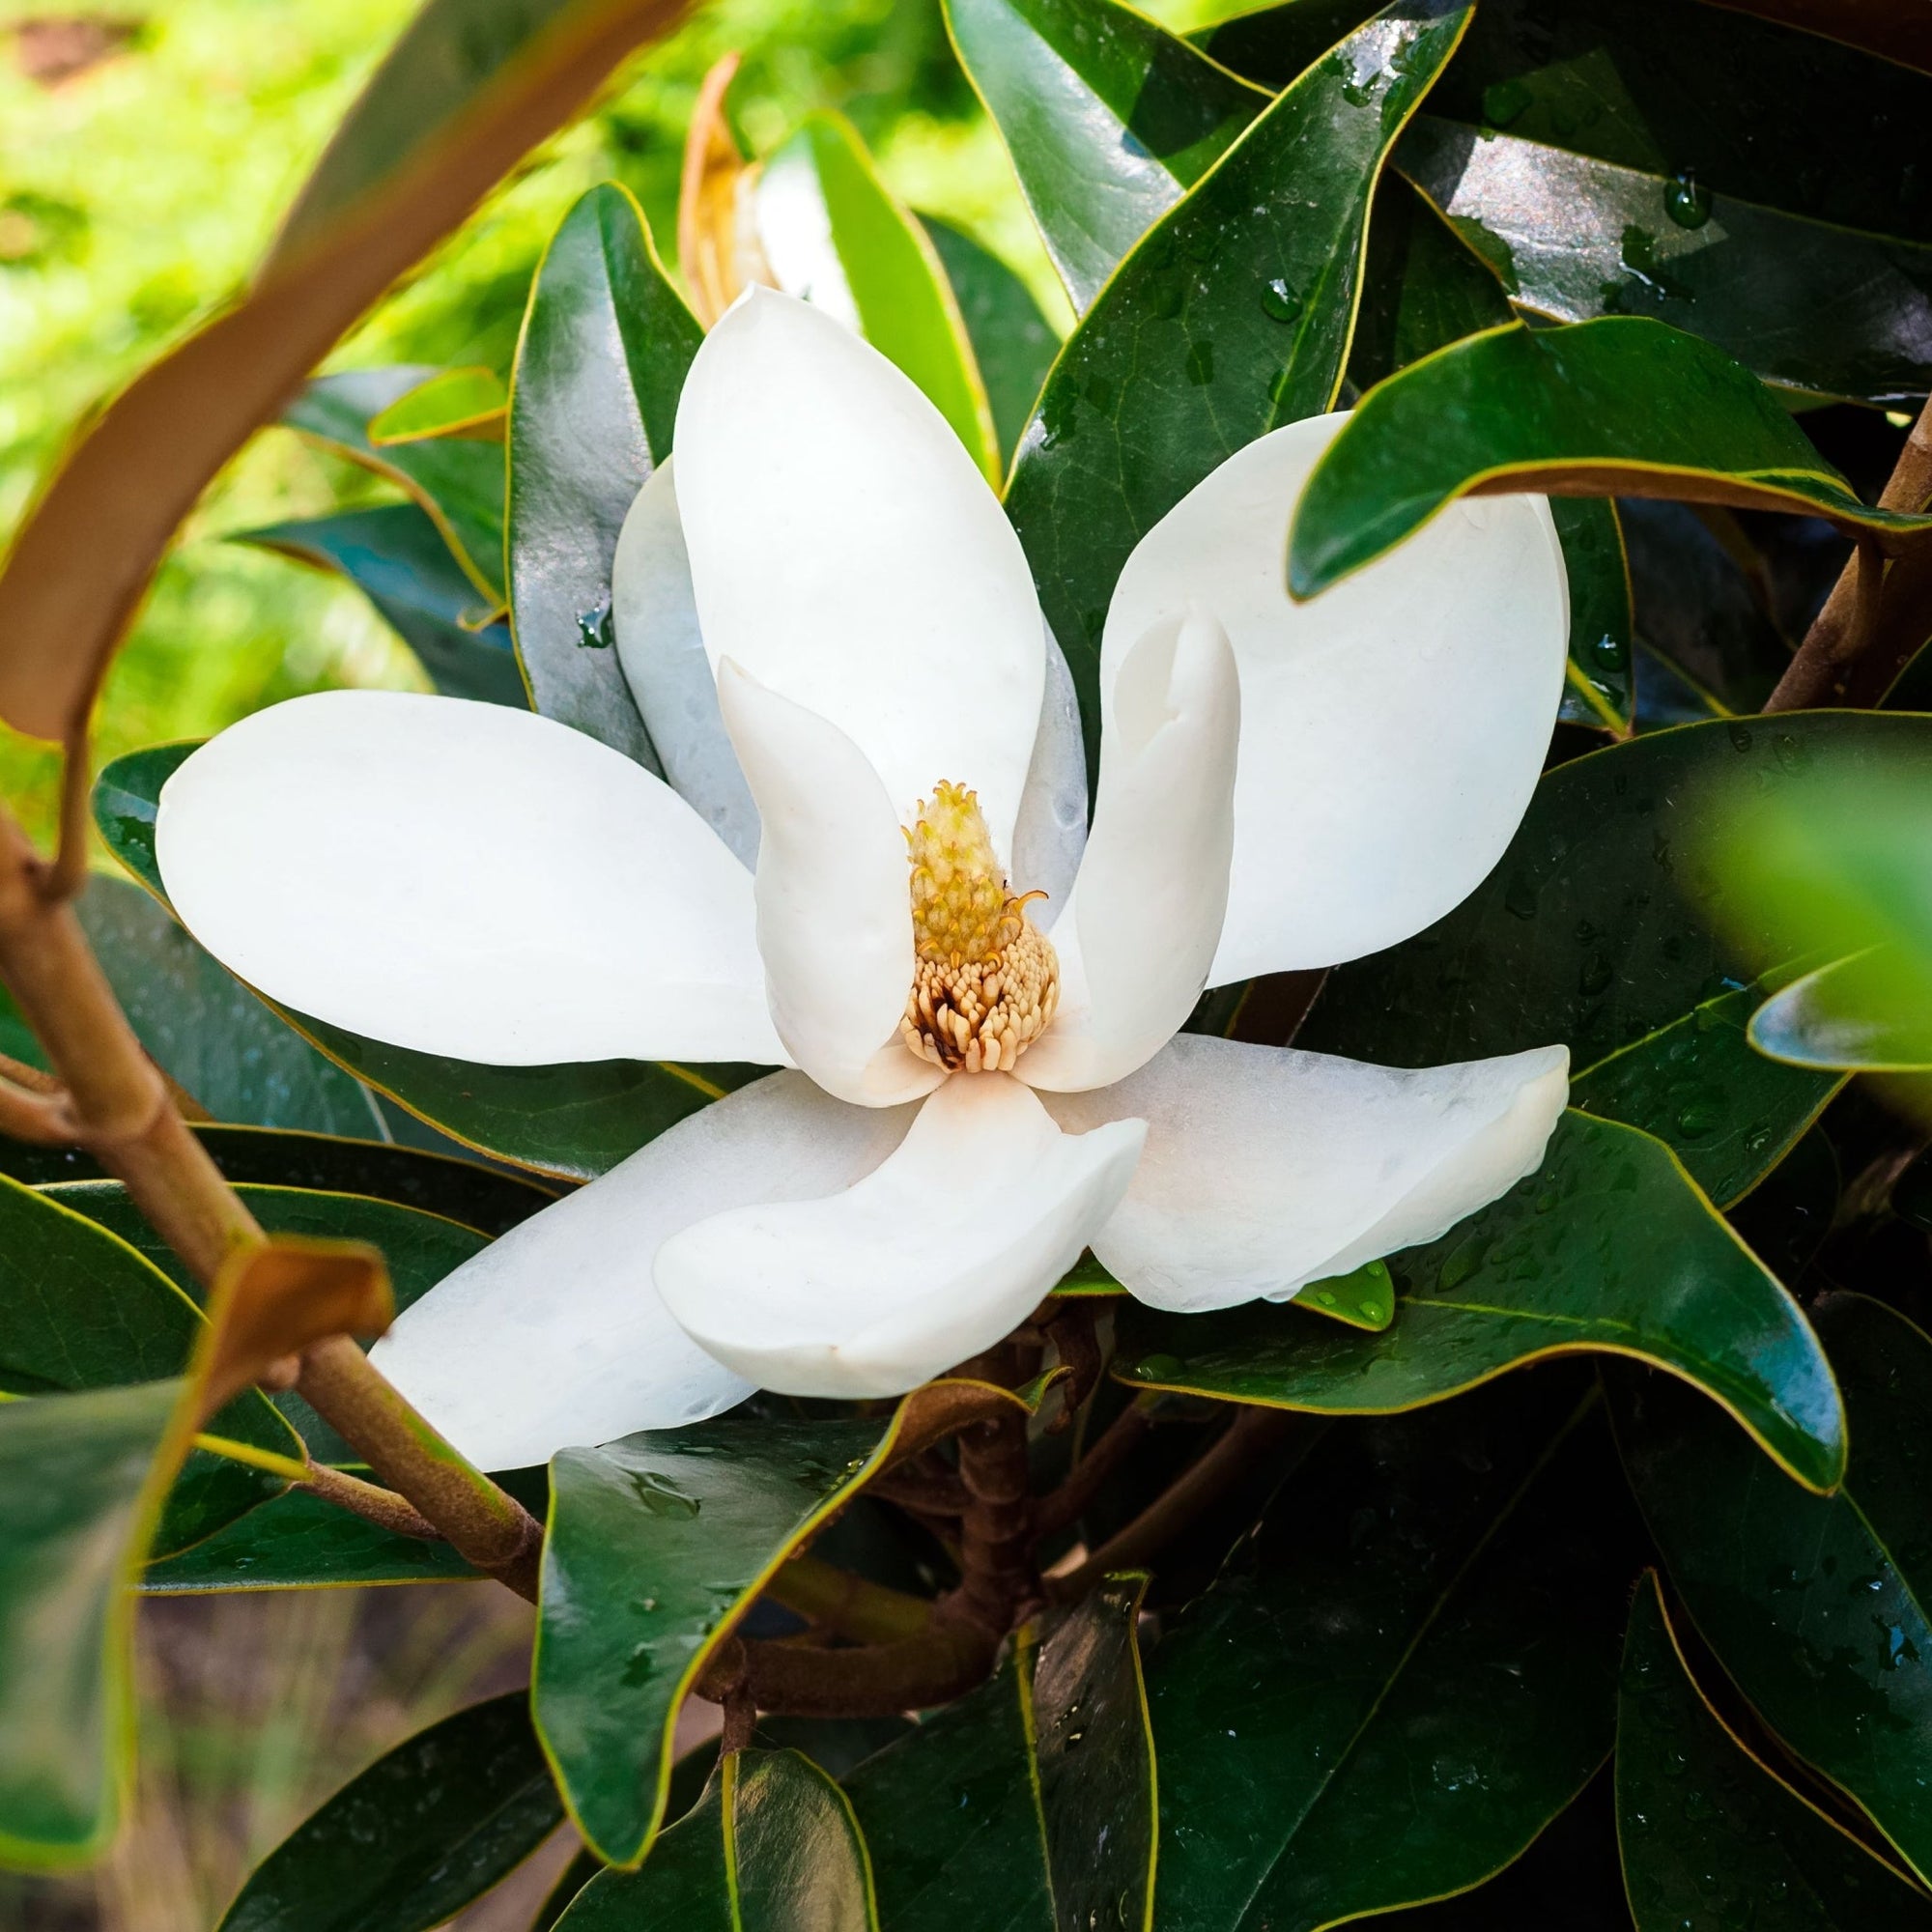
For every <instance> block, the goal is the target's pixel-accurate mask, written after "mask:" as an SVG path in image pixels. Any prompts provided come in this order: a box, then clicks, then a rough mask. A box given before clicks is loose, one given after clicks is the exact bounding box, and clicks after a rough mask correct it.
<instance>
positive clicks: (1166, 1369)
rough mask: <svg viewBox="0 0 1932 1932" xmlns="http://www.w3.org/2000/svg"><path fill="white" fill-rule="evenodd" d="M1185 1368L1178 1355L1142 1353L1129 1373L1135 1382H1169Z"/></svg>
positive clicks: (1183, 1372)
mask: <svg viewBox="0 0 1932 1932" xmlns="http://www.w3.org/2000/svg"><path fill="white" fill-rule="evenodd" d="M1186 1370H1187V1364H1186V1363H1185V1362H1183V1361H1182V1360H1181V1359H1180V1357H1179V1355H1143V1356H1142V1357H1141V1358H1140V1360H1139V1361H1138V1362H1136V1363H1135V1364H1134V1365H1133V1368H1132V1369H1131V1371H1129V1373H1130V1374H1131V1375H1132V1376H1133V1378H1134V1379H1135V1381H1137V1382H1171V1381H1173V1380H1174V1378H1176V1377H1177V1376H1179V1375H1184V1374H1185V1373H1186Z"/></svg>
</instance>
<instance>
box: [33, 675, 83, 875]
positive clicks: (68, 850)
mask: <svg viewBox="0 0 1932 1932" xmlns="http://www.w3.org/2000/svg"><path fill="white" fill-rule="evenodd" d="M89 764H90V759H89V756H88V732H87V717H86V714H85V713H83V714H82V716H81V717H80V719H79V720H78V721H77V722H76V723H75V724H74V725H72V726H71V728H70V729H69V731H68V735H67V741H66V743H65V744H64V745H63V746H62V747H61V789H60V833H59V843H58V844H57V845H56V847H55V848H54V857H53V863H52V864H51V865H49V866H46V867H43V868H42V871H41V876H40V882H39V883H40V892H41V896H42V897H43V899H46V900H47V901H48V902H49V903H51V904H59V903H60V902H61V901H63V900H66V899H71V898H72V897H73V895H75V894H76V893H77V892H79V891H80V889H81V887H82V886H83V885H85V884H86V883H87V834H88V824H89V820H88V810H87V803H88V791H89V784H88V780H89V777H90V772H89Z"/></svg>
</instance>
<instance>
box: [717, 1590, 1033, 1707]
mask: <svg viewBox="0 0 1932 1932" xmlns="http://www.w3.org/2000/svg"><path fill="white" fill-rule="evenodd" d="M999 1649H1000V1638H999V1637H998V1636H997V1635H995V1634H993V1633H992V1632H991V1631H989V1630H987V1629H986V1628H985V1627H984V1626H983V1625H980V1624H978V1623H975V1622H974V1621H973V1620H972V1619H970V1618H968V1617H963V1616H960V1615H958V1614H957V1613H956V1612H953V1611H949V1610H948V1609H947V1607H946V1606H945V1605H939V1606H937V1607H936V1608H935V1609H934V1611H933V1616H932V1621H931V1623H930V1624H929V1625H928V1627H927V1629H926V1630H925V1632H924V1633H923V1634H922V1635H920V1636H917V1637H911V1638H908V1639H906V1640H905V1641H903V1642H900V1643H868V1644H861V1645H859V1646H857V1647H856V1648H854V1649H851V1650H818V1649H815V1648H810V1647H808V1646H802V1645H796V1644H785V1643H753V1642H748V1643H746V1644H745V1645H744V1647H743V1658H744V1677H743V1690H744V1693H745V1694H746V1695H748V1696H749V1697H750V1698H751V1700H752V1702H753V1704H755V1705H756V1707H757V1708H758V1709H759V1710H760V1711H768V1712H770V1713H772V1714H773V1715H774V1716H777V1717H789V1718H888V1717H895V1716H896V1715H897V1714H898V1713H900V1712H902V1711H919V1710H924V1709H928V1708H930V1707H931V1706H932V1705H935V1704H945V1703H950V1702H951V1701H952V1699H953V1698H954V1697H959V1696H963V1695H964V1694H965V1692H967V1691H968V1690H972V1689H973V1687H974V1686H975V1685H977V1684H980V1683H982V1682H983V1681H984V1680H985V1679H986V1677H987V1676H988V1675H989V1674H990V1673H991V1671H992V1668H993V1662H994V1660H995V1659H996V1658H997V1657H998V1655H999ZM721 1662H722V1659H721ZM722 1677H723V1672H722V1671H721V1670H720V1667H719V1666H718V1665H714V1666H713V1669H712V1670H711V1671H707V1672H706V1673H705V1676H704V1679H703V1681H702V1683H701V1684H700V1686H699V1690H698V1694H699V1695H700V1696H705V1697H710V1698H712V1699H713V1700H714V1701H715V1702H719V1703H723V1702H724V1701H725V1697H726V1696H727V1695H729V1694H730V1691H731V1690H732V1689H734V1688H735V1687H734V1686H730V1685H729V1684H728V1681H726V1682H721V1679H722Z"/></svg>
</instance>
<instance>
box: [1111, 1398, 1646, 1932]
mask: <svg viewBox="0 0 1932 1932" xmlns="http://www.w3.org/2000/svg"><path fill="white" fill-rule="evenodd" d="M1580 1380H1581V1378H1577V1377H1573V1376H1570V1375H1566V1374H1560V1373H1559V1374H1556V1375H1546V1376H1543V1377H1539V1378H1536V1379H1535V1380H1534V1381H1533V1382H1532V1383H1531V1384H1530V1385H1529V1386H1527V1387H1524V1388H1520V1389H1516V1390H1510V1391H1507V1392H1504V1391H1494V1392H1491V1393H1490V1394H1487V1395H1484V1396H1481V1397H1477V1398H1473V1399H1472V1400H1470V1401H1468V1402H1463V1403H1457V1404H1455V1405H1453V1406H1450V1407H1447V1408H1443V1409H1438V1410H1435V1412H1433V1413H1431V1414H1429V1415H1424V1416H1413V1417H1403V1418H1401V1419H1399V1420H1395V1421H1390V1422H1383V1423H1378V1424H1375V1425H1373V1426H1371V1427H1369V1428H1366V1429H1362V1430H1353V1431H1348V1432H1343V1431H1339V1430H1338V1431H1335V1432H1333V1433H1332V1434H1331V1435H1329V1436H1327V1437H1326V1438H1324V1439H1323V1440H1322V1441H1321V1443H1320V1444H1319V1445H1318V1446H1317V1447H1316V1449H1315V1450H1314V1452H1313V1454H1312V1455H1311V1457H1310V1459H1309V1460H1308V1461H1307V1462H1306V1463H1303V1464H1302V1466H1301V1467H1300V1468H1299V1469H1297V1470H1296V1471H1295V1472H1294V1474H1293V1476H1291V1477H1290V1479H1289V1480H1288V1482H1287V1483H1286V1484H1284V1485H1283V1487H1282V1490H1281V1491H1280V1492H1279V1493H1278V1495H1277V1496H1276V1497H1275V1499H1274V1501H1273V1502H1272V1503H1271V1504H1270V1505H1269V1507H1268V1510H1267V1513H1266V1515H1265V1516H1264V1518H1263V1520H1262V1522H1261V1524H1260V1526H1259V1528H1258V1529H1257V1530H1256V1531H1255V1533H1254V1534H1253V1535H1252V1536H1251V1537H1250V1538H1249V1539H1247V1540H1246V1541H1245V1542H1244V1543H1243V1544H1242V1545H1241V1546H1240V1547H1239V1548H1238V1549H1237V1551H1236V1554H1235V1556H1234V1557H1233V1558H1232V1559H1231V1560H1230V1563H1229V1566H1228V1568H1227V1570H1226V1571H1225V1572H1224V1573H1223V1575H1222V1576H1221V1577H1219V1578H1218V1579H1217V1580H1216V1582H1215V1584H1214V1586H1213V1587H1212V1588H1211V1589H1209V1590H1208V1593H1207V1594H1206V1595H1205V1596H1204V1597H1202V1598H1201V1599H1199V1600H1198V1601H1197V1602H1196V1603H1195V1604H1193V1605H1190V1606H1189V1608H1188V1609H1187V1610H1186V1611H1184V1612H1183V1613H1182V1614H1181V1616H1180V1618H1179V1622H1178V1624H1177V1626H1176V1627H1175V1628H1174V1629H1173V1630H1172V1631H1171V1632H1170V1633H1169V1634H1168V1635H1167V1636H1166V1637H1165V1638H1164V1639H1163V1641H1162V1643H1161V1644H1160V1646H1159V1648H1158V1649H1157V1650H1156V1651H1155V1652H1154V1654H1153V1656H1152V1658H1151V1660H1150V1662H1149V1666H1148V1690H1149V1702H1150V1706H1151V1711H1152V1715H1153V1730H1154V1745H1155V1750H1156V1753H1157V1756H1158V1762H1159V1766H1160V1805H1161V1841H1160V1862H1159V1866H1158V1875H1157V1880H1156V1884H1157V1889H1158V1917H1159V1922H1160V1923H1161V1924H1162V1925H1163V1926H1173V1927H1174V1928H1176V1932H1209V1929H1210V1928H1211V1932H1236V1928H1238V1929H1239V1932H1260V1928H1262V1927H1267V1928H1269V1932H1315V1928H1317V1927H1319V1926H1330V1925H1334V1924H1336V1923H1338V1922H1339V1921H1340V1920H1342V1919H1344V1918H1349V1919H1352V1918H1357V1917H1359V1916H1361V1915H1363V1914H1367V1913H1373V1912H1378V1911H1384V1910H1388V1909H1390V1908H1393V1907H1395V1906H1399V1905H1404V1904H1407V1903H1410V1902H1412V1901H1416V1900H1420V1899H1426V1898H1435V1897H1440V1896H1442V1895H1443V1894H1444V1893H1446V1892H1450V1891H1456V1890H1460V1889H1463V1888H1464V1887H1466V1886H1470V1885H1474V1884H1477V1883H1479V1882H1480V1881H1481V1880H1482V1879H1484V1878H1485V1877H1487V1876H1488V1875H1489V1874H1490V1873H1492V1872H1493V1871H1495V1870H1496V1869H1498V1868H1499V1867H1500V1866H1502V1865H1504V1864H1506V1863H1507V1862H1508V1861H1510V1860H1512V1859H1514V1858H1515V1857H1516V1856H1517V1855H1518V1854H1519V1853H1520V1852H1521V1851H1522V1850H1523V1848H1524V1847H1525V1846H1526V1845H1527V1844H1528V1843H1529V1842H1530V1841H1531V1839H1533V1838H1534V1837H1535V1836H1536V1834H1537V1833H1538V1832H1540V1831H1541V1830H1542V1829H1543V1827H1544V1826H1545V1824H1547V1823H1548V1820H1549V1819H1550V1818H1552V1817H1554V1816H1555V1815H1556V1814H1557V1813H1558V1812H1560V1811H1561V1810H1562V1809H1563V1808H1564V1807H1565V1806H1566V1805H1567V1804H1569V1803H1570V1801H1571V1800H1572V1799H1573V1798H1574V1797H1575V1796H1576V1795H1577V1792H1578V1791H1580V1790H1581V1789H1582V1787H1583V1786H1584V1785H1585V1784H1586V1783H1587V1782H1588V1781H1589V1778H1590V1776H1591V1774H1592V1773H1593V1772H1595V1770H1596V1769H1597V1767H1598V1766H1599V1765H1600V1764H1601V1763H1602V1762H1603V1760H1604V1758H1605V1754H1606V1753H1607V1752H1608V1750H1609V1747H1610V1740H1611V1735H1612V1724H1613V1710H1614V1694H1615V1682H1616V1656H1617V1640H1618V1636H1619V1634H1620V1630H1621V1626H1622V1621H1623V1605H1624V1593H1625V1591H1626V1589H1627V1588H1628V1583H1629V1578H1630V1577H1631V1575H1632V1574H1633V1573H1634V1569H1635V1567H1636V1562H1637V1560H1638V1559H1637V1557H1636V1555H1635V1553H1634V1545H1635V1542H1636V1538H1635V1536H1634V1524H1633V1522H1632V1518H1633V1516H1634V1512H1632V1511H1631V1509H1630V1505H1629V1501H1628V1498H1627V1497H1626V1496H1625V1495H1624V1494H1623V1486H1622V1483H1621V1481H1620V1480H1619V1478H1618V1475H1617V1470H1616V1463H1615V1457H1614V1455H1613V1454H1612V1453H1611V1451H1610V1448H1609V1444H1608V1442H1607V1440H1606V1439H1605V1433H1604V1430H1603V1427H1602V1421H1601V1417H1600V1416H1599V1415H1597V1414H1595V1413H1594V1412H1593V1410H1594V1403H1593V1402H1592V1401H1591V1400H1590V1399H1589V1398H1588V1397H1585V1399H1584V1401H1583V1403H1582V1405H1581V1406H1579V1403H1578V1396H1579V1382H1580Z"/></svg>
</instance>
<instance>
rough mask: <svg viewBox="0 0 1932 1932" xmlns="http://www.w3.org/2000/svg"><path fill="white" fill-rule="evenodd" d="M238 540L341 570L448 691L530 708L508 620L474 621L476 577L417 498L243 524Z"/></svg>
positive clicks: (441, 688)
mask: <svg viewBox="0 0 1932 1932" xmlns="http://www.w3.org/2000/svg"><path fill="white" fill-rule="evenodd" d="M236 541H237V542H240V543H250V544H256V545H259V546H260V547H261V548H262V549H263V550H270V551H275V552H277V553H279V554H281V555H284V556H291V557H295V558H297V559H298V561H300V562H303V563H308V564H313V565H315V566H317V567H319V568H321V569H324V570H333V571H338V572H340V574H341V575H342V576H344V577H346V578H348V579H349V581H350V582H352V583H354V584H355V587H356V588H357V589H358V590H360V591H361V592H362V594H363V595H364V596H365V597H367V598H368V600H369V601H370V603H372V604H373V605H375V607H376V609H377V610H378V611H381V612H382V614H383V617H384V621H385V622H386V623H387V624H388V625H389V627H390V629H391V630H393V631H394V632H395V633H396V635H397V636H398V637H400V638H401V639H402V640H403V641H404V642H405V643H406V644H408V645H409V647H410V648H411V650H412V651H414V652H415V654H416V656H417V657H419V658H420V659H421V660H422V665H423V668H424V669H425V670H426V671H428V672H429V674H430V677H431V679H432V680H433V681H434V683H435V685H436V688H437V690H439V691H440V692H441V693H442V695H443V696H445V697H475V698H481V699H482V700H483V701H484V702H485V703H488V704H508V705H510V706H512V707H513V708H515V709H517V710H520V711H521V710H526V709H527V708H528V706H529V701H530V700H529V694H528V693H527V692H526V690H525V689H524V679H523V673H522V672H521V671H520V670H519V669H518V668H517V654H516V651H515V649H514V648H513V647H512V645H511V641H510V627H509V626H508V625H507V624H504V623H500V622H498V623H489V624H485V625H484V626H483V627H482V628H481V629H480V630H479V629H474V628H471V626H472V625H473V624H474V620H475V616H476V611H477V608H478V606H477V597H476V586H475V585H474V584H473V583H471V582H470V581H469V578H468V577H466V576H465V575H464V572H463V566H462V565H461V564H460V563H458V562H457V560H456V558H455V556H454V555H453V554H451V552H450V548H449V546H448V545H447V544H446V543H445V542H444V541H443V540H442V533H441V532H440V530H439V529H438V528H437V526H436V525H435V524H434V523H433V522H432V521H431V519H430V517H429V514H428V513H427V512H426V511H425V510H423V509H422V508H421V507H420V506H419V505H417V504H415V503H384V504H380V505H379V506H378V507H377V508H375V509H373V510H349V511H345V512H344V513H343V514H342V515H340V516H335V517H316V518H313V519H311V520H310V521H309V522H307V523H299V524H270V525H269V526H267V527H265V528H263V529H258V530H243V531H241V533H240V534H239V536H238V537H237V539H236ZM466 619H467V620H469V621H468V622H466Z"/></svg>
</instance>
